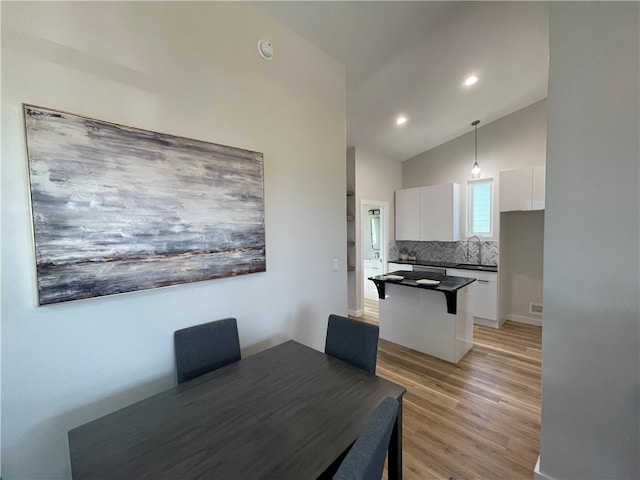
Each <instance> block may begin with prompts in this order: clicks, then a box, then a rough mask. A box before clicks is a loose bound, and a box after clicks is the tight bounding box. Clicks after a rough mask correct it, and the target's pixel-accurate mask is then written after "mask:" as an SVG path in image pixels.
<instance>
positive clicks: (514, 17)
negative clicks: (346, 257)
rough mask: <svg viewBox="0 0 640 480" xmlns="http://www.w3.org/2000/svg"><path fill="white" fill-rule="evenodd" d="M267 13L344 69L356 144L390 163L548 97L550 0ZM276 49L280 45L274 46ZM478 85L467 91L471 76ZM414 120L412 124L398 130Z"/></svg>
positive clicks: (323, 5)
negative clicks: (401, 123)
mask: <svg viewBox="0 0 640 480" xmlns="http://www.w3.org/2000/svg"><path fill="white" fill-rule="evenodd" d="M257 5H259V6H260V7H261V8H262V9H264V10H265V11H266V12H267V13H269V14H270V15H272V16H273V17H275V18H277V19H279V20H280V21H282V22H283V23H284V24H286V25H287V26H289V28H291V29H292V30H294V31H295V32H297V33H298V34H299V35H301V36H302V37H304V38H306V39H307V40H308V41H310V42H311V43H313V44H315V45H316V46H318V47H319V48H320V49H322V50H323V51H325V52H326V53H328V54H329V55H331V56H332V57H335V58H336V59H338V60H340V61H341V62H342V63H344V64H345V67H346V76H347V144H348V146H358V147H361V148H363V149H365V150H368V151H371V152H373V153H376V154H378V155H381V156H383V157H386V158H388V159H390V160H406V159H408V158H411V157H413V156H415V155H417V154H419V153H421V152H424V151H426V150H429V149H431V148H433V147H436V146H437V145H440V144H442V143H444V142H447V141H449V140H451V139H453V138H456V137H458V136H460V135H462V134H464V133H467V132H470V131H472V130H473V127H472V126H471V122H472V121H473V120H477V119H479V120H480V121H481V123H480V127H482V125H485V124H487V123H489V122H491V121H493V120H496V119H498V118H501V117H503V116H505V115H508V114H509V113H512V112H514V111H516V110H519V109H521V108H523V107H526V106H527V105H530V104H532V103H534V102H536V101H538V100H542V99H544V98H546V96H547V77H548V47H549V39H548V5H547V3H544V2H424V1H416V2H401V1H387V2H384V1H381V2H377V1H373V2H370V1H356V2H341V1H337V2H336V1H325V2H322V1H319V2H318V1H308V2H307V1H287V2H258V3H257ZM275 47H276V49H277V45H276V46H275ZM472 74H474V75H476V76H477V77H478V79H479V80H478V82H477V83H476V84H475V85H473V86H470V87H466V86H464V81H465V79H466V78H467V77H468V76H469V75H472ZM400 114H402V115H405V116H406V117H407V118H408V122H407V123H406V124H405V125H404V126H397V125H396V124H395V119H396V118H397V116H398V115H400Z"/></svg>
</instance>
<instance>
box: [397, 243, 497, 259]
mask: <svg viewBox="0 0 640 480" xmlns="http://www.w3.org/2000/svg"><path fill="white" fill-rule="evenodd" d="M401 253H414V254H415V256H416V258H417V259H418V260H434V261H437V262H451V263H483V264H485V265H498V242H489V241H483V242H482V262H479V261H478V242H477V241H475V240H472V241H471V242H469V258H467V242H466V240H465V241H461V242H411V241H396V242H395V243H394V242H391V244H390V245H389V258H390V259H392V260H397V259H398V258H400V254H401Z"/></svg>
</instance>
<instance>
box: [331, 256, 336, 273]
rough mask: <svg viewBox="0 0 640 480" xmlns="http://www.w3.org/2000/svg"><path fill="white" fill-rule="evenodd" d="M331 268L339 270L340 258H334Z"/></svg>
mask: <svg viewBox="0 0 640 480" xmlns="http://www.w3.org/2000/svg"><path fill="white" fill-rule="evenodd" d="M331 270H333V271H334V272H337V271H338V259H337V258H334V259H333V261H332V262H331Z"/></svg>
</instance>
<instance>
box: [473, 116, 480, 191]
mask: <svg viewBox="0 0 640 480" xmlns="http://www.w3.org/2000/svg"><path fill="white" fill-rule="evenodd" d="M479 123H480V120H474V121H473V122H471V125H472V126H474V127H476V161H475V162H474V163H473V168H471V178H473V179H474V180H477V179H478V178H480V165H478V124H479Z"/></svg>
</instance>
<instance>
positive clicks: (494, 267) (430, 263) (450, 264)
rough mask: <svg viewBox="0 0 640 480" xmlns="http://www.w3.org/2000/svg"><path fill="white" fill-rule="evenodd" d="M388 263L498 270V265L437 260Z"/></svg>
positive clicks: (487, 270) (482, 270)
mask: <svg viewBox="0 0 640 480" xmlns="http://www.w3.org/2000/svg"><path fill="white" fill-rule="evenodd" d="M387 263H397V264H400V265H420V266H423V267H440V268H457V269H460V270H473V271H480V272H497V271H498V266H497V265H480V264H476V263H454V262H439V261H437V260H389V261H388V262H387ZM423 278H424V277H423Z"/></svg>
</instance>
